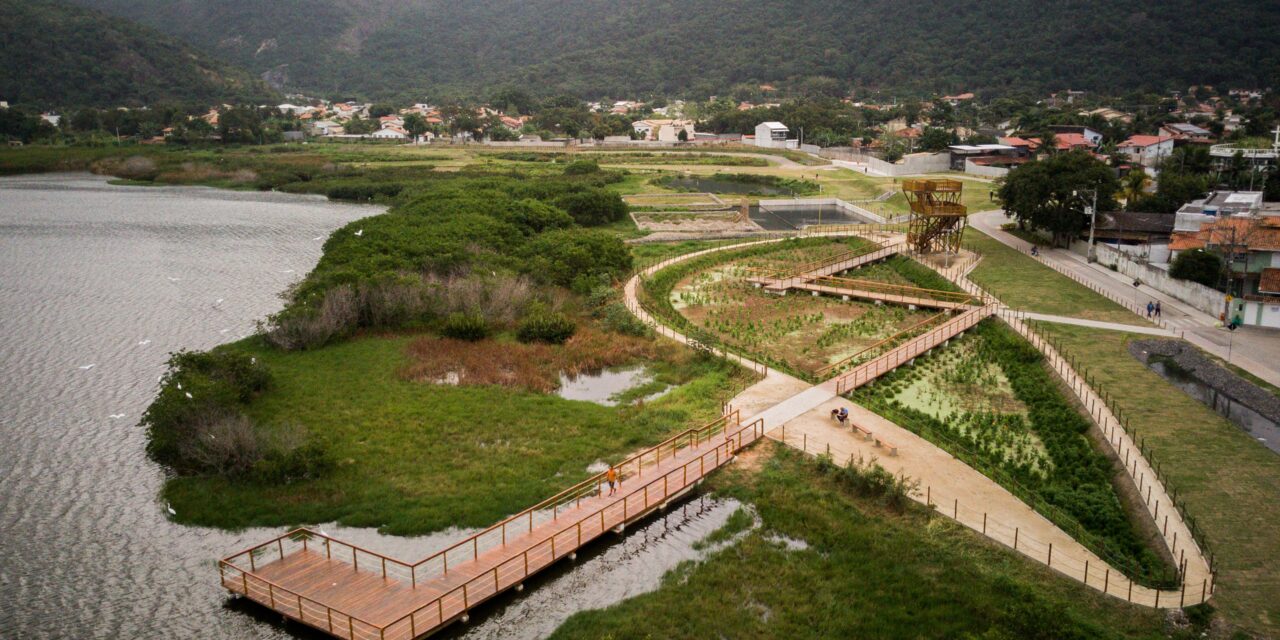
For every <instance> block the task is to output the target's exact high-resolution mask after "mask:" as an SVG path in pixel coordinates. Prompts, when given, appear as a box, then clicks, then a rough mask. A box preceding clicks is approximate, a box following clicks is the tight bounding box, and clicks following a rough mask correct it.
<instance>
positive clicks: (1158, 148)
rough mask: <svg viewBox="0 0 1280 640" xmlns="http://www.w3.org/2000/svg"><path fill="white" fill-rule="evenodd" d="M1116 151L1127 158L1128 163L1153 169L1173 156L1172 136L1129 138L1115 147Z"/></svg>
mask: <svg viewBox="0 0 1280 640" xmlns="http://www.w3.org/2000/svg"><path fill="white" fill-rule="evenodd" d="M1116 151H1119V152H1120V153H1123V154H1125V155H1126V156H1128V157H1129V161H1130V162H1134V163H1137V164H1140V165H1142V166H1144V167H1154V166H1156V165H1157V164H1159V162H1160V161H1161V160H1163V159H1164V158H1168V157H1169V156H1170V155H1172V154H1173V136H1129V139H1128V140H1125V141H1124V142H1121V143H1120V144H1118V145H1116Z"/></svg>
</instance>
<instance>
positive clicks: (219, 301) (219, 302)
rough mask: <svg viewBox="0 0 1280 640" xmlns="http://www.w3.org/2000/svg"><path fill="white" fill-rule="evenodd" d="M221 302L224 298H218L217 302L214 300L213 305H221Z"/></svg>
mask: <svg viewBox="0 0 1280 640" xmlns="http://www.w3.org/2000/svg"><path fill="white" fill-rule="evenodd" d="M223 300H226V298H218V299H217V300H214V301H213V303H214V304H222V301H223Z"/></svg>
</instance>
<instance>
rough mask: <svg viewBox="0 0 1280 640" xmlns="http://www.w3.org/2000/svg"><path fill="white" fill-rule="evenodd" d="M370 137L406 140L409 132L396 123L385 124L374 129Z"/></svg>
mask: <svg viewBox="0 0 1280 640" xmlns="http://www.w3.org/2000/svg"><path fill="white" fill-rule="evenodd" d="M370 137H373V138H377V139H379V140H407V139H408V138H409V132H408V131H405V130H404V129H403V128H402V127H398V126H396V125H387V126H385V127H383V128H381V129H378V130H377V131H374V132H373V133H372V134H371V136H370Z"/></svg>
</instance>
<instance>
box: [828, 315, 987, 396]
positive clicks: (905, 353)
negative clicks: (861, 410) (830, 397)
mask: <svg viewBox="0 0 1280 640" xmlns="http://www.w3.org/2000/svg"><path fill="white" fill-rule="evenodd" d="M995 312H996V306H995V305H994V304H988V305H984V306H981V307H972V308H970V310H969V311H966V312H964V313H962V314H960V315H958V316H956V317H954V318H952V319H950V320H948V321H946V322H944V323H943V324H941V325H938V326H937V327H936V328H934V329H932V330H931V331H929V332H928V333H926V334H924V335H922V336H920V337H919V338H916V339H915V340H912V341H910V342H908V343H906V344H904V345H902V346H899V347H897V348H895V349H893V350H891V351H888V352H886V353H884V354H883V355H880V356H879V357H876V358H874V359H872V360H870V361H868V362H866V363H864V364H861V365H859V366H858V367H856V368H854V369H852V370H850V371H846V372H845V373H842V374H840V375H838V376H836V377H834V378H832V379H831V380H828V381H827V382H825V383H823V384H824V385H829V384H832V383H835V392H836V394H838V395H843V394H845V393H848V392H850V391H853V390H854V389H857V388H858V387H861V386H862V385H864V384H867V383H868V382H871V381H872V380H875V379H876V378H879V377H880V376H882V375H884V374H886V373H888V372H890V371H893V370H894V369H896V368H898V367H899V366H901V365H903V364H905V363H909V362H911V361H912V360H914V359H915V358H916V357H918V356H920V355H921V354H923V353H925V352H927V351H929V350H930V349H933V348H934V347H936V346H939V345H942V344H945V343H946V342H947V341H948V340H950V339H952V338H954V337H956V336H958V335H960V334H961V333H964V332H965V331H967V330H968V329H970V328H972V327H973V325H975V324H978V323H979V322H981V321H982V320H983V319H984V318H986V317H988V316H991V315H993V314H995Z"/></svg>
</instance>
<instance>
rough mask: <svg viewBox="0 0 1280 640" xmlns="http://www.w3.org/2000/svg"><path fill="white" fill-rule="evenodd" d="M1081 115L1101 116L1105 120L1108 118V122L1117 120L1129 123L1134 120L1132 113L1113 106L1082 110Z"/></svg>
mask: <svg viewBox="0 0 1280 640" xmlns="http://www.w3.org/2000/svg"><path fill="white" fill-rule="evenodd" d="M1080 115H1082V116H1085V117H1092V116H1099V117H1101V118H1102V119H1103V120H1106V121H1107V122H1112V121H1116V120H1118V121H1120V122H1123V123H1125V124H1129V123H1131V122H1133V114H1132V113H1125V112H1123V111H1119V110H1117V109H1112V108H1111V107H1102V108H1100V109H1093V110H1092V111H1081V112H1080Z"/></svg>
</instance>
